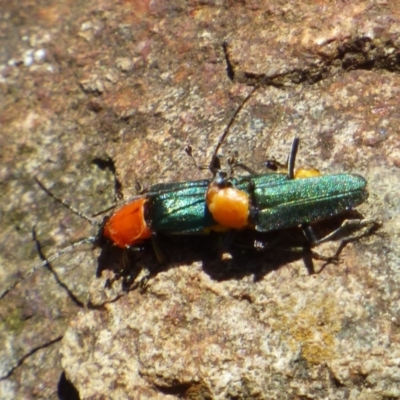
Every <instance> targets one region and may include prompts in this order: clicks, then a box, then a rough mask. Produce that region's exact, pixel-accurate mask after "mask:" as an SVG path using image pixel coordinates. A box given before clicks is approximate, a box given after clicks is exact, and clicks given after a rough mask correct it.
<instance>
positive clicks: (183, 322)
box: [0, 0, 400, 399]
mask: <svg viewBox="0 0 400 400" xmlns="http://www.w3.org/2000/svg"><path fill="white" fill-rule="evenodd" d="M270 3H271V4H266V2H262V1H251V2H195V1H191V2H179V1H175V2H168V1H156V2H149V1H135V2H127V1H120V2H107V1H101V0H99V1H91V2H79V1H75V2H74V1H70V2H68V3H65V4H60V3H59V2H51V1H50V2H48V1H47V2H43V1H37V2H34V3H32V2H27V1H24V0H23V1H21V2H19V3H18V4H16V3H15V2H8V3H7V4H4V6H2V7H3V8H4V10H3V16H2V19H1V21H0V23H1V29H0V32H1V35H2V38H3V43H4V45H3V49H2V52H1V53H0V91H1V96H2V99H3V100H2V101H1V104H0V125H1V131H2V134H1V136H0V149H1V150H0V157H1V167H0V182H1V190H0V204H1V206H0V210H1V220H2V231H1V233H0V244H1V252H0V265H1V267H0V281H1V282H2V283H1V287H2V288H1V290H3V288H6V287H7V286H8V285H10V284H11V283H12V282H13V281H14V280H15V279H16V277H18V275H19V274H21V273H22V272H23V271H26V270H28V269H29V268H30V267H32V266H33V265H35V263H37V262H38V256H37V252H36V250H35V246H34V243H33V242H32V240H31V229H32V226H35V227H36V232H37V236H38V238H39V240H40V243H41V245H42V249H43V251H44V253H45V254H46V255H49V254H52V253H54V252H55V251H56V250H57V249H59V248H62V247H63V246H66V245H68V244H70V243H71V242H74V241H76V240H77V239H79V238H81V237H86V236H89V235H93V234H95V228H94V227H91V226H88V224H87V222H86V221H82V220H81V219H79V218H78V217H76V216H74V215H72V214H71V213H70V212H69V211H67V210H65V209H64V208H63V207H61V206H60V205H59V204H57V203H55V202H54V200H53V199H51V198H49V197H48V196H47V195H46V194H45V193H43V192H42V191H41V190H40V188H39V187H38V186H37V185H36V184H35V182H34V179H33V178H34V177H35V176H37V177H39V178H40V179H41V180H42V181H43V182H44V183H45V184H46V185H48V186H49V187H50V188H51V190H52V191H53V192H54V193H55V194H57V195H58V196H60V197H62V198H64V199H65V200H66V201H68V202H69V203H71V204H73V206H74V207H76V208H78V209H79V210H82V211H83V212H85V213H87V214H94V213H96V212H98V211H100V210H103V209H106V208H107V207H108V206H109V205H110V204H112V203H113V202H114V199H115V195H114V193H115V190H114V189H115V188H117V189H118V182H121V183H122V187H123V193H124V195H125V198H129V196H131V195H133V194H134V193H135V189H134V188H135V183H136V182H137V181H140V182H141V183H142V185H144V186H147V185H150V184H153V183H156V182H171V181H182V180H188V179H200V178H203V177H209V174H207V173H206V172H205V173H201V172H199V171H198V170H196V169H195V168H194V167H193V165H192V163H191V161H190V160H189V159H188V157H187V155H186V154H185V152H184V151H183V149H184V147H185V145H186V144H188V143H189V144H190V145H191V146H192V147H193V148H194V155H195V157H196V158H197V159H198V160H199V162H200V163H201V164H206V163H208V162H209V159H210V156H211V154H212V152H213V149H214V146H215V144H216V143H217V140H218V138H219V136H220V135H221V133H222V131H223V129H224V127H225V126H226V125H227V123H228V122H229V120H230V118H231V115H232V113H233V111H234V110H235V109H236V107H237V106H238V104H240V102H241V101H242V100H243V99H244V98H245V96H246V94H247V93H249V91H250V90H251V87H250V85H253V84H255V83H256V82H259V81H260V80H261V79H264V85H263V87H262V88H260V89H259V90H258V91H257V92H256V93H255V95H254V96H253V98H252V99H251V100H250V101H249V103H248V104H247V105H246V106H245V108H244V109H243V110H242V111H241V113H240V114H239V116H238V118H237V120H236V121H235V124H234V126H233V127H232V131H231V134H230V136H229V137H228V138H227V140H226V142H225V143H224V145H223V148H222V152H223V154H225V155H230V154H232V153H233V152H234V151H238V152H239V155H240V158H241V160H242V161H243V162H245V163H246V164H248V165H249V166H251V167H253V168H254V169H256V170H261V171H262V170H263V161H264V160H265V159H266V158H267V157H268V156H275V157H276V158H277V159H278V160H281V161H285V158H286V155H287V153H288V150H289V147H290V143H291V140H292V138H293V137H294V136H299V137H300V138H301V140H302V142H301V148H300V152H299V155H298V158H297V160H298V161H297V164H298V165H299V166H300V167H316V168H318V169H319V170H320V171H321V172H322V173H332V172H349V173H358V174H361V175H363V176H364V177H365V178H366V179H367V180H368V187H369V193H370V197H369V199H368V201H367V202H366V203H365V204H363V205H362V206H361V207H359V211H360V212H361V213H362V214H363V215H364V216H365V217H367V218H371V219H375V220H378V221H380V222H382V228H381V229H380V230H379V231H378V232H377V233H376V234H375V235H373V236H370V237H368V238H364V239H362V240H360V241H358V242H355V243H352V244H349V245H348V246H347V247H346V248H345V249H344V251H343V252H342V254H341V256H340V260H341V262H340V263H339V265H328V266H326V267H325V268H324V269H322V271H321V272H320V273H318V274H316V275H309V274H308V272H307V269H306V268H305V267H304V261H303V260H302V259H301V258H299V257H294V258H293V257H292V258H290V257H289V258H288V257H286V256H284V255H281V254H276V253H275V252H273V251H269V252H265V254H264V253H262V252H260V253H258V254H256V255H254V256H251V257H250V258H249V259H246V258H244V257H242V258H240V257H239V259H238V260H234V262H232V263H231V262H229V261H227V262H225V263H222V264H221V266H220V269H218V268H216V267H215V266H213V265H212V266H211V267H210V266H209V265H208V262H207V260H204V259H202V257H201V256H199V257H192V258H191V259H190V262H186V261H187V260H186V258H184V261H182V260H179V254H177V255H176V257H175V258H177V259H176V260H175V259H174V261H173V262H172V263H171V264H170V265H168V266H167V267H166V268H164V269H163V270H162V271H160V272H159V273H158V274H156V276H154V277H152V278H151V280H150V282H149V284H148V287H147V288H146V290H145V291H144V292H143V291H139V290H135V291H131V292H129V293H128V294H125V293H122V292H119V287H118V284H116V285H114V286H113V287H112V288H111V289H105V288H104V282H105V279H106V278H107V277H109V276H110V275H109V272H108V271H106V272H104V273H103V275H102V278H101V279H97V278H95V277H94V276H95V271H96V266H97V255H98V251H97V250H94V251H93V250H91V249H90V248H89V249H88V248H81V249H79V250H76V251H74V252H73V253H69V254H67V255H64V256H62V257H60V258H59V259H57V260H56V261H55V262H54V263H53V265H52V267H53V268H54V271H55V272H54V273H49V272H48V271H47V270H46V269H45V268H43V269H41V270H39V271H37V272H36V273H35V274H34V275H32V276H31V277H30V278H29V279H27V280H25V281H24V282H22V283H21V284H20V285H18V286H17V287H16V288H15V289H14V290H13V291H11V292H10V294H9V295H8V296H7V297H6V298H5V299H4V300H2V301H1V302H0V316H1V319H2V324H1V329H0V338H1V340H0V343H1V345H0V366H1V367H0V375H1V380H0V398H4V399H9V398H27V399H28V398H43V399H51V398H57V397H58V396H61V394H62V393H63V391H64V390H65V389H64V385H63V383H64V382H65V380H64V379H60V377H61V376H62V373H63V371H64V372H65V376H66V377H67V379H68V380H69V381H70V382H72V384H73V385H74V386H75V388H76V390H77V391H78V392H79V395H80V398H81V399H88V398H91V399H97V398H116V399H118V398H121V399H123V398H143V399H144V398H149V399H156V398H159V399H169V398H170V399H174V398H180V397H181V398H182V397H183V398H190V399H194V398H196V399H210V398H218V399H229V398H240V399H241V398H259V399H275V398H276V399H297V398H302V397H304V398H315V399H320V398H329V399H343V398H349V399H372V398H374V399H387V398H400V389H399V388H400V374H399V360H400V335H399V332H400V331H399V326H400V310H399V304H400V303H399V297H400V290H399V287H400V286H399V284H400V268H399V265H400V262H399V261H400V243H399V233H398V232H399V227H400V217H399V213H400V200H399V196H398V193H399V190H400V174H399V168H400V150H399V148H400V139H399V123H398V122H399V118H400V113H399V106H398V99H399V92H400V77H399V70H400V62H399V54H400V13H399V10H400V2H399V1H397V0H396V1H391V2H384V1H353V2H337V4H333V3H332V2H302V1H296V2H270ZM224 44H225V45H224ZM265 77H266V78H265ZM114 172H116V174H114ZM100 218H101V217H100ZM335 248H336V244H332V243H328V244H326V245H324V246H321V247H320V248H318V252H319V253H321V254H330V253H332V252H334V251H335ZM140 262H142V263H143V264H146V263H147V264H149V263H154V262H155V261H154V257H153V256H152V255H149V256H147V255H146V254H145V255H143V256H142V257H141V258H140ZM232 264H233V266H232ZM271 265H272V266H273V267H271ZM322 265H323V262H315V267H316V270H317V271H319V270H320V269H321V267H322ZM55 274H56V275H55ZM90 282H91V283H90ZM88 304H90V305H91V308H89V307H88V306H87V305H88ZM62 337H63V339H62V342H60V340H61V338H62ZM60 350H61V351H60Z"/></svg>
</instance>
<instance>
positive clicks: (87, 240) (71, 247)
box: [0, 236, 96, 300]
mask: <svg viewBox="0 0 400 400" xmlns="http://www.w3.org/2000/svg"><path fill="white" fill-rule="evenodd" d="M95 240H96V238H95V237H94V236H90V237H87V238H84V239H81V240H78V241H77V242H74V243H72V244H71V245H69V246H67V247H64V248H63V249H61V250H58V251H57V252H56V253H55V254H53V255H52V256H50V257H49V258H47V259H46V260H44V261H42V262H41V263H39V264H36V265H34V266H33V267H32V268H31V269H29V270H28V271H26V272H24V273H23V274H22V275H21V276H20V277H19V278H18V279H17V280H16V281H15V282H13V283H12V284H11V285H10V286H9V287H8V288H7V289H6V290H4V292H3V293H1V294H0V300H1V299H3V298H4V297H5V296H6V295H7V293H8V292H9V291H10V290H12V289H14V288H15V287H16V286H17V285H18V284H19V283H20V282H21V281H23V280H24V279H26V278H28V277H29V276H31V275H32V274H33V273H34V272H35V271H36V270H37V269H39V268H42V267H44V266H46V265H47V264H50V263H51V262H52V261H54V260H55V259H57V258H58V257H60V256H62V255H63V254H65V253H68V252H70V251H72V250H74V249H76V248H77V247H79V246H82V245H83V244H89V243H94V242H95Z"/></svg>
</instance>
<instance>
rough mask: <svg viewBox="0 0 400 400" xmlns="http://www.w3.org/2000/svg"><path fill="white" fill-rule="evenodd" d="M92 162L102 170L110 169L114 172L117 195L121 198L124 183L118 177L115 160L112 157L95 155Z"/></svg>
mask: <svg viewBox="0 0 400 400" xmlns="http://www.w3.org/2000/svg"><path fill="white" fill-rule="evenodd" d="M92 164H94V165H96V166H97V167H99V168H100V169H101V170H102V171H104V170H106V169H108V170H109V171H110V172H111V173H112V174H113V176H114V191H115V196H116V198H117V199H120V198H121V197H122V195H121V192H122V183H121V181H120V180H119V179H118V178H117V169H116V167H115V163H114V160H113V159H112V158H111V157H106V158H101V157H95V158H93V160H92Z"/></svg>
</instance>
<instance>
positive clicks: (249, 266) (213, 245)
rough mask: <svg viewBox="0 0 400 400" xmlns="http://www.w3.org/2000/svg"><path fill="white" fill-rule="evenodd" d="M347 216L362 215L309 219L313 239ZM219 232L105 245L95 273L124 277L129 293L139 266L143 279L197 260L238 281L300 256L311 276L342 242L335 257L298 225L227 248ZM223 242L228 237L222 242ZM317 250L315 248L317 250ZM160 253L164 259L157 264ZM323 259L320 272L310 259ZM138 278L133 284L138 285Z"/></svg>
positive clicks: (246, 236)
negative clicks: (130, 246) (131, 245)
mask: <svg viewBox="0 0 400 400" xmlns="http://www.w3.org/2000/svg"><path fill="white" fill-rule="evenodd" d="M348 219H362V216H361V215H360V214H359V213H358V212H357V211H355V210H352V211H348V212H346V213H344V214H342V215H340V216H335V217H332V218H329V219H325V220H323V221H320V222H317V223H313V224H312V225H311V226H312V229H313V231H314V233H315V235H316V237H317V238H322V237H325V236H326V235H328V234H330V233H331V232H333V231H335V230H336V229H338V228H339V227H340V226H341V224H342V223H343V222H344V221H345V220H348ZM225 238H226V236H225V235H224V234H221V233H211V234H207V235H162V234H158V235H157V246H156V251H155V249H154V246H153V245H152V244H151V242H149V243H146V244H145V245H143V247H142V248H140V249H138V250H140V251H130V250H123V249H119V248H117V247H115V246H112V245H105V246H103V248H102V252H101V254H100V256H99V260H98V261H99V262H98V269H97V276H98V277H99V276H100V275H101V272H102V271H103V270H105V269H108V270H112V271H113V272H114V274H115V278H114V279H113V280H112V281H109V282H108V283H107V284H109V285H112V284H113V282H114V281H118V280H119V279H122V280H123V287H124V288H125V289H126V290H127V291H128V290H130V289H132V284H133V283H134V282H135V280H136V279H137V278H138V276H139V274H140V273H141V271H142V270H143V269H146V270H147V271H148V275H147V277H146V280H148V279H149V278H150V279H151V277H154V276H156V275H157V274H158V273H159V272H161V271H166V270H169V269H170V268H174V267H176V266H179V265H190V264H192V263H194V262H201V263H202V268H203V270H204V272H205V273H207V274H208V275H209V276H210V277H211V278H212V279H214V280H216V281H225V280H231V279H238V280H239V279H242V278H244V277H245V276H248V275H252V276H253V277H254V281H259V280H261V279H262V278H263V277H264V276H266V275H268V274H269V273H271V272H273V271H276V270H278V269H279V268H281V267H283V266H285V265H287V264H289V263H291V262H294V261H298V260H300V259H303V262H304V265H305V268H306V269H307V271H308V273H309V274H314V273H320V272H322V270H323V268H324V267H325V266H326V265H328V264H330V263H337V261H338V258H339V255H340V252H341V250H342V249H343V248H344V245H341V244H340V242H339V241H338V242H337V243H338V252H337V253H336V254H334V255H333V256H330V257H329V256H328V257H327V256H324V255H319V254H317V253H316V252H315V248H313V247H312V246H311V245H310V242H309V241H308V239H307V238H306V237H305V235H304V233H303V231H302V229H300V228H298V227H296V228H290V229H282V230H275V231H271V232H267V233H260V232H256V231H254V230H244V231H240V232H238V233H237V234H236V235H235V236H234V237H233V240H232V241H231V243H230V245H229V247H228V249H227V251H223V249H224V247H226V243H224V239H225ZM225 242H226V240H225ZM317 250H318V249H317ZM160 257H162V258H164V260H163V262H160ZM315 259H319V260H322V261H324V262H325V263H324V264H323V266H322V267H321V268H319V270H318V271H315V269H314V260H315ZM140 284H141V283H140V282H139V283H136V286H134V287H137V286H138V285H139V286H140Z"/></svg>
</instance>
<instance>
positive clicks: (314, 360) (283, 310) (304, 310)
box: [269, 296, 342, 365]
mask: <svg viewBox="0 0 400 400" xmlns="http://www.w3.org/2000/svg"><path fill="white" fill-rule="evenodd" d="M274 314H275V315H274V317H273V319H272V321H273V322H272V327H273V329H274V330H275V331H277V330H279V331H281V332H283V336H286V340H287V343H288V345H289V347H290V348H291V350H292V351H293V352H295V353H296V352H298V351H299V349H301V356H302V357H303V358H304V359H306V360H307V361H308V362H309V363H310V364H317V365H318V364H322V363H324V362H327V361H329V360H330V359H332V358H333V357H334V354H335V351H336V350H335V349H336V334H337V333H338V332H340V330H341V319H342V316H341V313H340V310H339V309H338V306H337V302H336V299H335V298H334V297H332V298H330V297H328V296H322V297H319V296H318V297H317V298H315V297H314V298H311V297H310V298H309V300H308V301H305V302H304V304H301V305H299V302H298V299H296V298H295V297H294V296H290V297H289V298H287V299H285V303H284V304H279V305H278V304H277V308H276V312H275V313H274ZM269 322H270V323H271V319H270V321H269Z"/></svg>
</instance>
